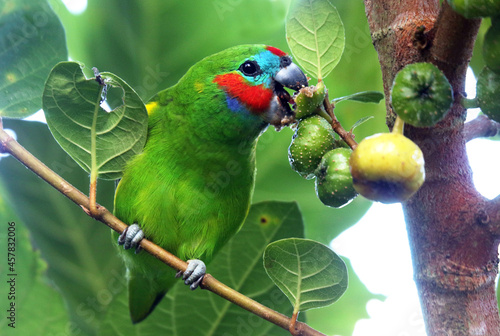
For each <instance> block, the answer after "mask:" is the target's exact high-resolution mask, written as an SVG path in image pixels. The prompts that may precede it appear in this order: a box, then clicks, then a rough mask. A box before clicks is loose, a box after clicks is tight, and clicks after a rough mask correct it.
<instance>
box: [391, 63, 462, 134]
mask: <svg viewBox="0 0 500 336" xmlns="http://www.w3.org/2000/svg"><path fill="white" fill-rule="evenodd" d="M452 102H453V90H452V89H451V85H450V83H449V82H448V79H446V76H445V75H444V74H443V73H442V72H441V70H439V69H438V68H437V67H436V66H434V65H433V64H431V63H413V64H409V65H407V66H406V67H404V68H403V69H402V70H401V71H399V72H398V73H397V75H396V78H395V79H394V83H393V86H392V91H391V103H392V107H393V109H394V112H396V113H397V115H398V116H399V117H400V118H401V119H402V120H403V121H404V122H406V123H408V124H410V125H413V126H416V127H430V126H433V125H435V124H436V123H437V122H439V121H440V120H442V119H443V118H444V116H445V115H446V113H447V112H448V110H449V109H450V107H451V104H452Z"/></svg>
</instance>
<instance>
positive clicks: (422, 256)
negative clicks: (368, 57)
mask: <svg viewBox="0 0 500 336" xmlns="http://www.w3.org/2000/svg"><path fill="white" fill-rule="evenodd" d="M365 7H366V15H367V18H368V22H369V25H370V31H371V35H372V40H373V44H374V46H375V49H376V50H377V52H378V56H379V61H380V65H381V69H382V74H383V80H384V91H385V95H386V105H387V116H388V118H387V121H388V125H389V127H391V126H392V123H393V121H394V118H395V115H394V112H393V111H392V108H391V104H390V89H391V86H392V82H393V79H394V77H395V75H396V73H397V72H398V71H399V70H401V69H402V68H403V67H404V66H405V65H407V64H409V63H414V62H431V63H433V64H435V65H436V66H438V67H439V68H440V69H441V71H443V72H444V74H445V75H446V77H447V78H448V80H449V81H450V83H451V85H452V87H453V91H454V97H455V98H454V103H453V106H452V108H451V110H450V112H449V114H448V115H447V116H446V118H445V119H444V120H443V121H441V122H440V123H438V125H436V126H435V127H432V128H414V127H410V126H408V125H406V126H405V135H406V136H408V137H409V138H411V139H412V140H413V141H415V142H416V143H417V144H418V145H419V146H420V148H421V149H422V151H423V153H424V158H425V164H426V180H425V183H424V185H423V186H422V188H421V189H420V190H419V191H418V192H417V194H416V195H414V196H413V197H412V198H411V199H410V200H408V201H407V202H405V203H404V204H403V208H404V212H405V219H406V225H407V229H408V235H409V239H410V245H411V252H412V259H413V269H414V278H415V281H416V284H417V288H418V291H419V296H420V302H421V304H422V309H423V314H424V319H425V321H426V329H427V334H428V335H439V336H442V335H443V336H444V335H446V336H452V335H453V336H458V335H500V319H499V315H498V305H497V300H496V294H495V278H496V275H497V273H498V271H497V268H498V250H497V249H498V243H499V232H500V230H499V226H500V199H499V197H497V199H495V200H493V201H489V200H487V199H485V198H484V197H482V196H481V195H480V194H479V193H478V192H477V191H476V190H475V188H474V185H473V181H472V172H471V169H470V166H469V162H468V158H467V154H466V149H465V144H466V140H465V137H464V120H465V115H466V110H465V109H464V108H463V107H462V106H461V104H460V99H461V97H462V96H463V95H465V94H464V88H465V73H466V70H467V66H468V63H469V60H470V58H471V56H472V49H473V46H474V42H475V38H476V35H477V31H478V29H479V25H480V23H481V21H480V20H467V19H465V18H463V17H462V16H460V15H458V14H456V13H455V12H454V11H453V10H452V9H451V8H450V7H449V5H448V3H447V2H446V0H444V1H443V5H442V6H441V5H440V4H439V1H438V0H365Z"/></svg>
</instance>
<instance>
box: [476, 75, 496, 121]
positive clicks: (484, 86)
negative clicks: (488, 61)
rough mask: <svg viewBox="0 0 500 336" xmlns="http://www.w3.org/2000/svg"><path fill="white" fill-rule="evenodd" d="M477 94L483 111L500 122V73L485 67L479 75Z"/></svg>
mask: <svg viewBox="0 0 500 336" xmlns="http://www.w3.org/2000/svg"><path fill="white" fill-rule="evenodd" d="M476 95H477V101H478V103H479V107H480V108H481V111H482V112H483V113H484V114H486V115H487V116H488V117H489V118H490V119H492V120H495V121H496V122H500V74H497V73H495V72H494V71H493V70H491V69H490V68H488V67H485V68H484V69H483V71H481V73H480V74H479V76H478V77H477V83H476Z"/></svg>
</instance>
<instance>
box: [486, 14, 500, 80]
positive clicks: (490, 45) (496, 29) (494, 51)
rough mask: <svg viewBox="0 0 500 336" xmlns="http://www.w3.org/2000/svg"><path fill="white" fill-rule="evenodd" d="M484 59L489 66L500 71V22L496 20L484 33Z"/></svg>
mask: <svg viewBox="0 0 500 336" xmlns="http://www.w3.org/2000/svg"><path fill="white" fill-rule="evenodd" d="M483 59H484V62H485V63H486V65H487V66H488V68H490V69H491V70H493V71H495V72H496V73H500V22H496V21H494V22H493V23H492V25H491V27H490V28H488V31H487V32H486V34H485V35H484V42H483Z"/></svg>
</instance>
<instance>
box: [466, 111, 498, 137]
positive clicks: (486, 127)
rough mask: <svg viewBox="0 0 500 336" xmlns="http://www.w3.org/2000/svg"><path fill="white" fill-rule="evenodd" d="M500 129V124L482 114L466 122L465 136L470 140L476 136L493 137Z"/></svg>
mask: <svg viewBox="0 0 500 336" xmlns="http://www.w3.org/2000/svg"><path fill="white" fill-rule="evenodd" d="M499 131H500V124H499V123H497V122H496V121H494V120H491V119H490V118H488V117H487V116H485V115H480V116H478V117H477V118H476V119H474V120H471V121H469V122H468V123H465V125H464V138H465V141H466V142H469V141H471V140H473V139H476V138H487V137H493V136H495V135H497V134H498V132H499Z"/></svg>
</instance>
